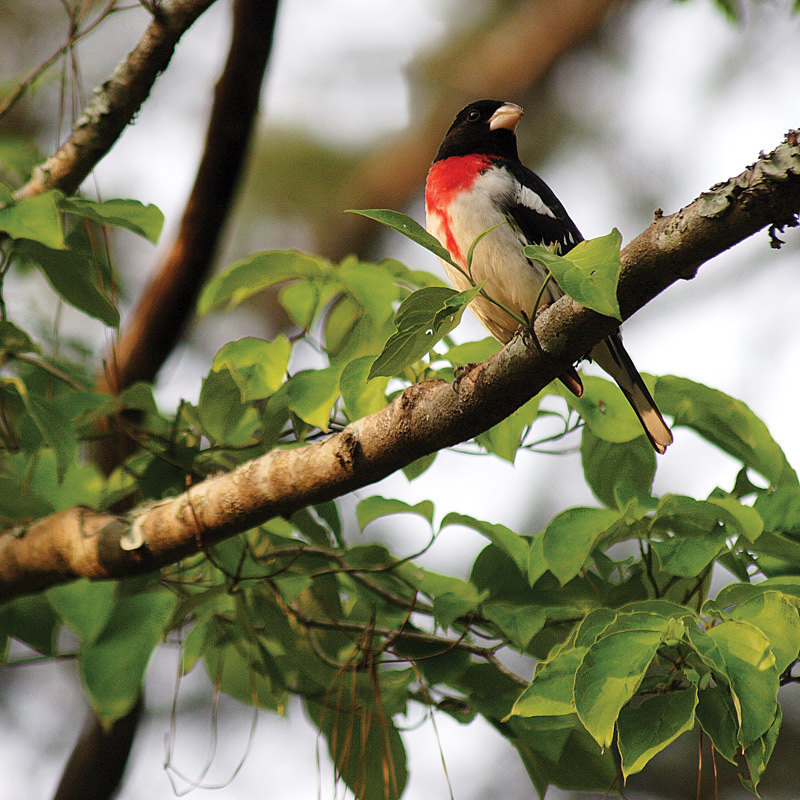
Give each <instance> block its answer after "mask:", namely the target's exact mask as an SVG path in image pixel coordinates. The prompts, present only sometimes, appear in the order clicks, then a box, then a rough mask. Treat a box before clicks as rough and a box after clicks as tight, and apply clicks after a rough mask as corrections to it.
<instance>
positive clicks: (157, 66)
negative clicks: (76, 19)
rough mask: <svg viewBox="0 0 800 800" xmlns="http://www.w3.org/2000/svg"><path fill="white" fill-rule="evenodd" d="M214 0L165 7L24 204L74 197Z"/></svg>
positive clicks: (42, 170)
mask: <svg viewBox="0 0 800 800" xmlns="http://www.w3.org/2000/svg"><path fill="white" fill-rule="evenodd" d="M213 2H214V0H172V2H171V3H166V4H164V5H159V6H158V7H157V8H158V14H157V16H155V17H154V18H153V20H152V21H151V22H150V24H149V25H148V26H147V30H146V31H145V32H144V34H143V35H142V38H141V39H140V40H139V42H138V44H137V45H136V47H135V48H134V49H133V50H132V51H131V52H130V54H129V55H128V56H127V58H125V59H124V60H123V61H122V62H121V63H120V64H119V66H118V67H117V68H116V70H114V74H113V75H112V76H111V77H110V78H109V79H108V80H107V81H106V82H105V83H103V84H102V86H100V87H98V88H97V89H96V90H95V96H94V98H93V99H92V101H91V102H90V103H89V105H88V106H87V107H86V108H85V109H84V111H83V114H81V116H80V117H79V118H78V121H77V122H76V123H75V125H74V127H73V129H72V133H71V134H70V136H69V138H68V139H67V140H66V141H65V142H64V144H62V145H61V147H59V148H58V151H57V152H56V153H55V154H54V155H52V156H51V157H50V158H48V159H47V161H45V162H44V164H41V165H39V166H38V167H36V168H35V169H34V171H33V175H32V177H31V179H30V180H29V181H28V182H27V183H26V184H25V185H24V186H23V187H22V188H20V189H19V190H18V191H17V192H16V198H17V200H24V199H26V198H29V197H33V196H34V195H37V194H40V193H41V192H44V191H47V190H48V189H60V190H61V191H62V192H64V194H72V193H73V192H75V191H76V190H77V188H78V187H79V186H80V185H81V183H82V182H83V179H84V178H85V177H86V176H87V175H88V174H89V173H90V172H91V171H92V170H93V169H94V167H95V165H96V164H97V163H98V161H100V159H101V158H102V157H103V156H104V155H105V154H106V153H107V152H108V151H109V150H110V149H111V147H112V146H113V145H114V143H115V142H116V141H117V139H118V138H119V137H120V134H121V133H122V131H123V130H124V129H125V126H126V125H128V123H129V122H130V121H131V120H132V119H133V117H134V115H135V114H136V113H137V112H138V111H139V109H140V108H141V105H142V103H143V102H144V101H145V100H146V99H147V97H148V95H149V94H150V90H151V89H152V87H153V84H154V83H155V81H156V78H157V77H158V76H159V74H160V73H161V72H163V71H164V70H165V69H166V67H167V64H169V62H170V59H171V58H172V54H173V52H174V51H175V45H176V44H177V43H178V40H179V39H180V38H181V36H182V35H183V34H184V33H185V31H186V30H187V29H188V28H189V27H191V25H192V23H194V21H195V20H196V19H197V18H198V17H199V16H200V15H201V14H202V13H203V12H204V11H205V10H206V9H207V8H208V7H209V6H210V5H211V4H212V3H213Z"/></svg>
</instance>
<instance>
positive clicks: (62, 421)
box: [0, 378, 78, 482]
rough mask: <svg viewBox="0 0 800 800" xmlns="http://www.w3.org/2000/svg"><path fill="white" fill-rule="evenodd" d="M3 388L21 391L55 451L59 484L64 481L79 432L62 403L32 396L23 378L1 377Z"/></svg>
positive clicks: (34, 419)
mask: <svg viewBox="0 0 800 800" xmlns="http://www.w3.org/2000/svg"><path fill="white" fill-rule="evenodd" d="M0 385H6V386H9V387H12V386H13V388H14V389H16V390H17V393H18V394H19V396H20V397H21V398H22V401H23V403H24V404H25V409H26V410H27V412H28V414H30V418H31V420H32V422H33V424H34V425H35V426H36V428H37V430H38V431H39V433H40V434H41V436H42V439H43V440H44V441H45V442H46V443H47V444H48V445H49V446H50V447H51V448H52V449H53V453H54V455H55V458H56V465H57V470H58V481H59V482H61V481H62V480H63V478H64V475H65V473H66V471H67V469H68V468H69V466H70V465H71V464H72V459H73V457H74V455H75V451H76V450H77V447H78V433H77V431H76V430H75V426H74V425H73V424H72V421H71V420H70V419H68V418H67V417H66V416H65V415H64V413H63V411H62V409H61V407H60V405H59V404H58V403H56V402H54V401H53V400H49V399H47V398H45V397H43V396H42V395H39V394H31V393H29V392H28V390H27V388H26V387H25V384H24V383H23V382H22V381H21V380H20V379H19V378H0Z"/></svg>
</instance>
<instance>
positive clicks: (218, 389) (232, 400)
mask: <svg viewBox="0 0 800 800" xmlns="http://www.w3.org/2000/svg"><path fill="white" fill-rule="evenodd" d="M197 410H198V414H199V417H200V422H201V423H202V425H203V429H204V430H205V432H206V433H207V434H208V435H209V436H210V437H211V438H212V439H214V440H215V441H217V442H220V443H222V444H229V445H241V444H244V443H245V442H248V441H250V440H252V439H254V437H255V433H256V431H257V430H258V425H259V420H258V413H257V412H256V410H255V409H254V408H253V407H252V406H250V405H245V404H244V403H242V400H241V391H240V389H239V386H238V385H237V383H236V380H235V379H234V377H233V374H232V373H231V371H230V370H229V369H228V368H227V367H222V368H221V369H219V370H214V369H212V370H211V372H209V373H208V375H207V376H206V378H205V380H204V381H203V386H202V388H201V389H200V401H199V403H198V407H197Z"/></svg>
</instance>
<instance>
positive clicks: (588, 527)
mask: <svg viewBox="0 0 800 800" xmlns="http://www.w3.org/2000/svg"><path fill="white" fill-rule="evenodd" d="M619 519H620V515H619V514H618V513H617V512H616V511H609V510H606V509H603V508H570V509H567V510H566V511H563V512H561V513H560V514H559V515H558V516H557V517H555V518H554V519H553V520H552V521H551V522H550V524H549V525H548V526H547V527H546V528H545V529H544V531H543V533H542V534H541V537H542V555H543V556H544V560H545V563H546V564H547V567H548V569H549V570H550V572H552V573H553V575H555V576H556V577H557V578H558V580H559V582H560V583H561V585H562V586H563V585H564V584H565V583H567V582H568V581H570V580H571V579H572V578H574V577H575V576H576V575H577V574H578V573H579V572H580V571H581V569H582V568H583V565H584V563H585V562H586V559H587V558H588V557H589V553H591V551H592V548H593V547H594V545H595V543H596V542H597V540H598V539H599V538H600V537H601V536H602V534H603V533H605V532H606V531H607V530H608V529H609V528H610V527H611V526H612V525H613V524H614V523H615V522H617V520H619Z"/></svg>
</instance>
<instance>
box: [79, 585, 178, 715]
mask: <svg viewBox="0 0 800 800" xmlns="http://www.w3.org/2000/svg"><path fill="white" fill-rule="evenodd" d="M175 605H176V598H175V596H174V595H173V594H171V593H170V592H167V591H163V590H160V589H152V590H150V591H147V592H140V593H138V594H131V595H124V596H123V597H121V598H120V599H119V601H118V602H117V604H116V606H115V607H114V610H113V611H112V612H111V614H110V616H109V618H108V622H107V623H106V625H105V627H104V628H103V630H102V632H101V633H100V635H99V636H97V637H96V638H95V639H94V641H91V642H87V643H84V644H83V645H82V646H81V648H80V651H79V653H78V664H79V666H80V672H81V678H82V679H83V683H84V686H85V687H86V692H87V694H88V696H89V701H90V702H91V704H92V708H94V710H95V711H96V712H97V715H98V716H99V717H100V719H101V720H102V721H103V722H104V723H105V724H107V725H110V724H111V723H112V722H114V721H115V720H117V719H120V717H123V716H125V714H127V713H128V712H129V711H130V710H131V709H132V708H133V706H134V705H135V704H136V701H137V699H138V697H139V694H140V692H141V686H142V677H143V675H144V671H145V668H146V667H147V662H148V661H149V660H150V655H151V654H152V652H153V649H154V648H155V646H156V645H157V644H158V642H159V641H160V640H161V638H162V637H163V635H164V632H165V630H166V626H167V625H168V623H169V621H170V619H171V618H172V613H173V611H174V610H175Z"/></svg>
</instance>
